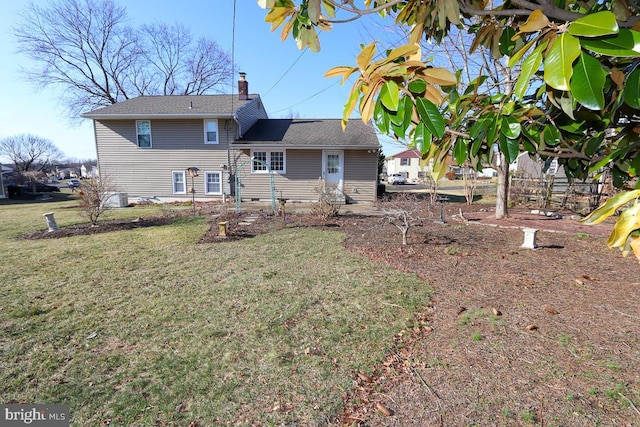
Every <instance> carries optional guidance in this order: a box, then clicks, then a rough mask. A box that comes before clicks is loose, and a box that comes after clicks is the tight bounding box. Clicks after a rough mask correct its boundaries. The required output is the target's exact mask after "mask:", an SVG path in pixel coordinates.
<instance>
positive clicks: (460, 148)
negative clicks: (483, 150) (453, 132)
mask: <svg viewBox="0 0 640 427" xmlns="http://www.w3.org/2000/svg"><path fill="white" fill-rule="evenodd" d="M468 152H469V143H468V142H467V141H465V140H464V139H458V140H457V141H456V145H454V146H453V158H454V159H455V161H456V163H457V164H458V166H462V164H463V163H464V162H465V161H466V160H467V155H468Z"/></svg>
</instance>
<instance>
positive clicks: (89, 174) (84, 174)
mask: <svg viewBox="0 0 640 427" xmlns="http://www.w3.org/2000/svg"><path fill="white" fill-rule="evenodd" d="M98 176H99V175H98V167H97V166H93V165H89V168H87V167H86V166H85V165H82V166H80V178H84V179H89V178H97V177H98Z"/></svg>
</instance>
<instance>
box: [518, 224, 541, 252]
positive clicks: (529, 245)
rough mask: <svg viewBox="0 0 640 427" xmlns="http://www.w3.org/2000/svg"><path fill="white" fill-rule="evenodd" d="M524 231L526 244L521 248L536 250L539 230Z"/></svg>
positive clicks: (526, 229)
mask: <svg viewBox="0 0 640 427" xmlns="http://www.w3.org/2000/svg"><path fill="white" fill-rule="evenodd" d="M522 231H524V243H523V244H522V246H521V248H524V249H536V248H537V247H538V245H537V244H536V233H537V232H538V230H537V229H535V228H523V229H522Z"/></svg>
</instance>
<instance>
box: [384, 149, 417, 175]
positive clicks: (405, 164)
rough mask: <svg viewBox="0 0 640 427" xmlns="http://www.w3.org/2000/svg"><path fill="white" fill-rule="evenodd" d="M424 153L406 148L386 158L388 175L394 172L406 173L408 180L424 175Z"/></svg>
mask: <svg viewBox="0 0 640 427" xmlns="http://www.w3.org/2000/svg"><path fill="white" fill-rule="evenodd" d="M421 158H422V154H420V152H419V151H418V150H405V151H401V152H400V153H397V154H394V155H392V156H388V157H387V158H386V159H385V165H386V167H387V175H392V174H394V173H402V174H404V176H405V178H407V181H414V180H416V179H418V178H422V177H423V176H424V170H423V168H422V167H421V166H420V159H421Z"/></svg>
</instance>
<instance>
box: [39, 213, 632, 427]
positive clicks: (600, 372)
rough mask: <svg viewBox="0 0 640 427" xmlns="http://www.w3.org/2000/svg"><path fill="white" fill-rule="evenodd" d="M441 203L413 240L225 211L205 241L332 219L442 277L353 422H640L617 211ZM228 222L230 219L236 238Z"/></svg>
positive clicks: (388, 254) (355, 394)
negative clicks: (581, 218) (576, 214)
mask: <svg viewBox="0 0 640 427" xmlns="http://www.w3.org/2000/svg"><path fill="white" fill-rule="evenodd" d="M432 211H433V212H434V215H433V216H432V218H431V219H429V220H425V221H423V222H422V224H421V225H419V226H415V227H412V228H411V229H410V230H409V234H408V245H406V246H403V245H401V235H400V232H399V230H398V229H397V228H396V227H395V226H393V225H391V224H389V223H388V221H386V219H385V218H383V217H375V216H353V215H352V216H340V217H337V218H331V219H329V220H328V221H323V220H322V219H320V218H318V217H314V216H311V215H305V214H293V215H291V216H290V217H289V218H286V219H284V220H283V219H281V218H274V217H271V216H268V215H265V214H264V213H262V212H256V213H245V214H243V215H242V216H235V215H231V214H225V215H222V216H216V217H214V219H213V220H212V226H211V230H210V231H209V233H207V234H206V235H205V236H203V238H202V242H204V243H207V242H215V243H222V242H228V241H233V240H238V239H244V238H250V237H253V236H256V235H259V234H262V233H268V232H272V231H275V230H277V229H280V228H284V227H310V226H311V227H319V228H327V229H331V230H337V231H340V232H343V233H345V235H346V236H347V237H346V240H345V243H344V244H345V246H346V247H347V248H348V249H349V250H351V251H354V252H357V253H360V254H363V255H364V256H366V257H368V258H370V259H372V260H374V261H375V262H377V263H385V264H389V265H392V266H393V267H394V268H396V269H398V270H401V271H405V272H410V273H415V274H416V275H418V276H419V277H421V278H422V279H424V281H425V286H431V287H433V289H434V294H433V298H432V299H431V301H430V302H429V301H425V308H424V312H423V313H421V314H420V315H418V316H416V318H415V319H412V322H413V325H412V327H411V328H409V329H408V330H406V331H403V332H402V333H401V334H399V335H398V336H397V337H395V341H396V346H395V348H396V350H395V351H394V352H393V353H392V354H390V355H389V356H388V357H387V359H386V360H385V361H384V362H383V363H382V364H381V365H380V366H379V367H378V368H377V369H376V371H375V372H368V373H355V372H354V383H353V390H352V391H351V392H350V393H349V394H348V395H346V396H345V398H344V410H343V413H342V414H341V418H340V423H341V424H343V425H360V426H372V427H373V426H468V425H478V426H493V425H508V426H512V425H517V426H520V425H523V426H531V425H539V426H544V425H554V426H640V410H639V408H640V305H639V304H638V302H639V300H638V295H639V294H640V292H639V291H640V266H639V265H638V263H637V262H636V261H634V260H633V259H631V258H623V257H622V256H621V254H620V252H619V251H611V250H609V249H608V248H607V247H606V236H607V235H608V233H609V232H610V229H611V223H608V224H603V225H599V226H595V227H589V226H584V225H580V224H579V223H577V222H576V221H575V220H572V219H567V218H566V217H564V218H559V217H550V216H542V215H532V214H531V213H530V210H529V209H512V210H511V217H510V218H508V219H506V220H500V221H496V220H495V219H493V218H492V212H491V209H487V208H486V206H485V207H482V206H476V205H472V206H467V205H464V204H460V205H458V204H453V203H452V204H446V205H445V206H444V209H443V218H444V219H445V220H446V223H445V224H442V223H438V222H435V220H437V219H439V218H438V217H439V215H438V213H439V212H438V207H435V209H432ZM461 212H462V215H460V213H461ZM566 214H568V213H566ZM171 220H173V219H172V218H166V217H165V218H163V217H159V218H149V219H148V221H147V219H140V221H138V222H135V221H128V222H127V221H122V222H119V223H116V222H113V223H111V224H109V225H108V226H101V227H102V228H101V231H105V230H106V231H110V230H114V229H120V228H121V227H124V228H128V227H135V226H143V225H141V224H140V223H141V222H142V224H147V225H148V226H151V225H162V223H166V221H171ZM221 221H229V223H228V235H227V237H226V238H220V237H219V235H218V234H219V233H218V231H219V228H218V224H217V223H218V222H221ZM522 227H530V228H535V229H538V230H540V231H539V232H538V233H537V244H538V246H539V247H538V249H535V250H531V249H525V248H522V247H521V246H522V244H523V241H524V234H523V232H522V230H521V228H522ZM101 231H98V230H94V229H92V228H91V227H78V228H75V229H73V230H67V229H65V230H64V235H77V234H82V233H83V232H85V233H92V232H101ZM53 234H56V236H53ZM60 235H63V234H58V232H56V233H47V232H46V231H43V232H40V234H39V235H35V234H34V235H33V236H30V237H29V238H38V236H39V237H57V236H60Z"/></svg>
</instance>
